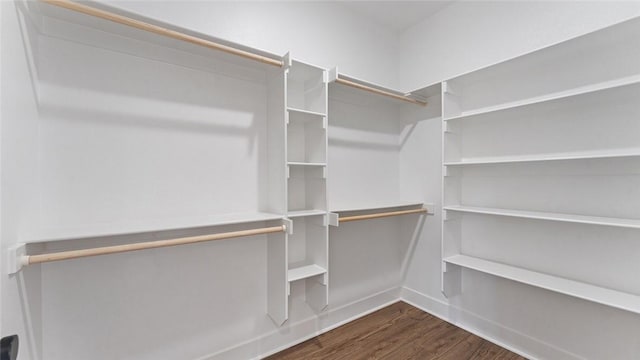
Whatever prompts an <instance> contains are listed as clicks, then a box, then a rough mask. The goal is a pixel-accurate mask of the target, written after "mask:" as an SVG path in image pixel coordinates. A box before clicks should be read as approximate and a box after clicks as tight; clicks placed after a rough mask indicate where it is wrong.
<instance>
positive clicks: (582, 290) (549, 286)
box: [444, 255, 640, 314]
mask: <svg viewBox="0 0 640 360" xmlns="http://www.w3.org/2000/svg"><path fill="white" fill-rule="evenodd" d="M444 261H445V262H446V263H449V264H453V265H458V266H461V267H464V268H467V269H471V270H476V271H480V272H483V273H486V274H490V275H494V276H498V277H501V278H504V279H508V280H512V281H517V282H520V283H523V284H527V285H531V286H535V287H539V288H542V289H546V290H550V291H554V292H557V293H561V294H565V295H569V296H573V297H576V298H580V299H584V300H588V301H592V302H595V303H599V304H603V305H607V306H611V307H614V308H617V309H621V310H626V311H631V312H633V313H636V314H638V313H640V296H638V295H634V294H629V293H625V292H621V291H616V290H611V289H607V288H603V287H600V286H596V285H591V284H587V283H583V282H580V281H574V280H569V279H565V278H562V277H558V276H553V275H547V274H543V273H540V272H536V271H531V270H526V269H522V268H518V267H515V266H510V265H505V264H501V263H497V262H493V261H488V260H483V259H479V258H475V257H471V256H466V255H454V256H450V257H447V258H445V259H444Z"/></svg>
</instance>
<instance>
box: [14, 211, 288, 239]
mask: <svg viewBox="0 0 640 360" xmlns="http://www.w3.org/2000/svg"><path fill="white" fill-rule="evenodd" d="M283 218H284V216H283V215H278V214H271V213H265V212H255V213H229V214H220V215H211V216H198V217H184V218H173V219H163V220H161V219H158V220H155V221H153V222H150V221H149V220H145V221H140V222H133V221H132V222H126V223H125V222H105V223H101V224H92V225H87V226H83V227H73V228H58V229H43V230H40V231H39V232H37V233H35V234H33V235H31V236H29V237H28V238H27V239H25V241H24V242H27V243H37V242H49V241H60V240H73V239H82V238H96V237H105V236H119V235H133V234H140V233H147V232H160V231H169V230H179V229H190V228H201V227H209V226H223V225H234V224H244V223H252V222H261V221H271V220H281V219H283Z"/></svg>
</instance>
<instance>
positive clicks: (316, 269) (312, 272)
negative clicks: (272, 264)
mask: <svg viewBox="0 0 640 360" xmlns="http://www.w3.org/2000/svg"><path fill="white" fill-rule="evenodd" d="M326 272H327V270H326V269H325V268H322V267H320V266H318V265H316V264H311V265H305V266H300V267H296V268H293V269H289V273H288V276H287V277H288V279H289V282H293V281H297V280H302V279H306V278H310V277H312V276H317V275H322V274H324V273H326Z"/></svg>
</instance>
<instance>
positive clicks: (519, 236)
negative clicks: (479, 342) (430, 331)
mask: <svg viewBox="0 0 640 360" xmlns="http://www.w3.org/2000/svg"><path fill="white" fill-rule="evenodd" d="M638 37H640V20H638V19H634V20H629V21H626V22H623V23H620V24H617V25H615V26H612V27H609V28H606V29H603V30H599V31H597V32H593V33H590V34H587V35H584V36H582V37H579V38H575V39H572V40H569V41H567V42H564V43H560V44H557V45H554V46H551V47H548V48H545V49H542V50H539V51H536V52H533V53H530V54H527V55H523V56H521V57H518V58H516V59H512V60H509V61H506V62H504V63H500V64H496V65H493V66H490V67H487V68H484V69H480V70H477V71H474V72H471V73H468V74H464V75H461V76H459V77H456V78H454V79H451V80H448V81H446V82H444V83H443V86H442V105H443V135H442V136H443V161H442V162H443V184H442V189H443V190H442V203H443V212H444V214H443V223H442V261H443V269H442V291H443V292H444V294H445V295H446V296H449V297H452V296H456V295H458V294H460V293H462V292H463V281H462V277H463V271H462V269H469V270H473V271H479V272H483V273H487V274H490V275H494V276H497V277H501V278H505V279H509V280H513V281H517V282H521V283H524V284H527V285H531V286H535V287H539V288H542V289H546V290H550V291H554V292H558V293H561V294H565V295H569V296H573V297H577V298H581V299H585V300H589V301H592V302H596V303H599V304H603V305H607V306H611V307H614V308H617V309H622V310H626V311H631V312H634V313H638V312H639V311H640V296H639V294H640V287H638V284H637V282H635V280H633V279H632V278H633V276H632V275H629V274H628V266H629V264H631V263H633V261H634V260H633V259H632V258H630V257H629V256H630V255H624V256H620V257H618V258H617V259H616V261H615V263H611V262H608V263H607V264H606V273H607V274H606V275H605V276H600V275H599V274H597V273H594V272H593V271H592V270H591V269H592V268H591V267H589V268H587V267H585V264H593V266H598V264H599V263H598V262H599V261H601V260H600V259H599V258H598V257H595V255H592V254H589V253H582V252H580V251H578V250H577V249H575V248H573V247H572V246H571V245H570V244H572V245H574V246H576V244H580V247H585V248H602V247H603V243H604V242H606V250H605V249H602V250H601V252H602V253H603V255H602V256H607V255H605V254H604V253H606V254H629V246H630V242H631V241H632V239H633V238H634V237H635V236H634V234H635V232H636V231H638V230H639V229H640V213H638V212H637V210H634V209H633V208H631V207H628V206H624V204H625V203H627V202H630V203H637V202H638V201H640V198H639V196H638V195H637V194H635V192H634V191H633V190H631V189H634V188H637V183H638V181H640V175H639V174H638V171H637V170H638V166H639V160H638V159H639V157H640V142H639V141H638V136H637V134H639V133H640V124H639V123H638V121H637V119H638V115H640V108H639V107H638V105H637V103H638V98H639V96H640V52H639V51H637V48H635V49H634V48H633V47H632V46H629V44H632V43H635V42H634V41H635V40H633V39H638ZM552 77H553V78H552ZM603 184H607V186H603ZM552 223H558V224H557V225H554V224H552ZM586 226H591V228H588V229H587V228H585V227H586ZM531 242H535V243H531ZM512 244H513V246H511V245H512ZM631 246H633V245H631ZM533 247H535V248H536V249H538V248H540V249H544V250H545V251H546V252H547V253H548V256H550V257H553V258H555V259H563V260H562V261H556V262H551V263H550V262H545V261H544V260H543V259H542V258H540V257H537V256H526V255H525V254H523V253H520V252H518V251H526V250H525V249H531V248H533ZM581 256H591V257H588V258H585V259H582V258H580V257H581ZM609 256H611V255H609ZM506 260H508V261H506ZM507 262H508V263H509V264H506V263H507ZM603 265H604V264H603ZM529 269H536V270H535V271H534V270H529ZM539 270H542V271H539ZM603 271H604V270H603ZM616 271H617V274H620V275H619V276H618V275H614V274H616ZM625 274H626V275H625ZM627 275H628V276H627ZM614 278H615V280H614Z"/></svg>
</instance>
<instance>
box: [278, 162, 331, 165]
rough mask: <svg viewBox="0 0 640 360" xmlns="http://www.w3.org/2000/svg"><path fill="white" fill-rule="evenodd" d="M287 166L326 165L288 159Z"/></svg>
mask: <svg viewBox="0 0 640 360" xmlns="http://www.w3.org/2000/svg"><path fill="white" fill-rule="evenodd" d="M287 165H289V166H326V165H327V164H326V163H311V162H299V161H289V162H287Z"/></svg>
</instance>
